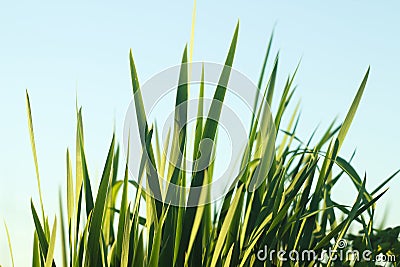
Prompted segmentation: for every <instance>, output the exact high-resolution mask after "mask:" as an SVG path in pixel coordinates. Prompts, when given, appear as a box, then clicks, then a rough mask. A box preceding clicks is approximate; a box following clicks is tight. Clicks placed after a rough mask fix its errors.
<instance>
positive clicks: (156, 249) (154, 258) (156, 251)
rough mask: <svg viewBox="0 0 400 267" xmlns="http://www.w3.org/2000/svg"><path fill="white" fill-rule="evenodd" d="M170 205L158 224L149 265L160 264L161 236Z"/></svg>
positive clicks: (155, 266) (152, 266) (151, 266)
mask: <svg viewBox="0 0 400 267" xmlns="http://www.w3.org/2000/svg"><path fill="white" fill-rule="evenodd" d="M168 210H169V206H168V208H167V209H166V210H165V212H164V214H163V215H162V216H161V218H160V221H159V222H158V224H157V226H156V228H157V229H156V230H155V233H154V240H153V244H152V246H151V254H150V258H149V265H148V266H149V267H157V266H159V261H158V259H159V257H160V247H161V238H162V229H163V225H164V222H165V218H166V216H167V214H168Z"/></svg>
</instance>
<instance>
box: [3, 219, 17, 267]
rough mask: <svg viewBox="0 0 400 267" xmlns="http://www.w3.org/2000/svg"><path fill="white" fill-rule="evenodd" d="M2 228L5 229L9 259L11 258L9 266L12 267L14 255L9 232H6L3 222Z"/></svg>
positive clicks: (5, 225)
mask: <svg viewBox="0 0 400 267" xmlns="http://www.w3.org/2000/svg"><path fill="white" fill-rule="evenodd" d="M4 227H5V228H6V234H7V242H8V249H9V251H10V257H11V264H12V266H13V267H14V266H15V265H14V255H13V249H12V245H11V238H10V232H9V231H8V227H7V224H6V223H5V222H4Z"/></svg>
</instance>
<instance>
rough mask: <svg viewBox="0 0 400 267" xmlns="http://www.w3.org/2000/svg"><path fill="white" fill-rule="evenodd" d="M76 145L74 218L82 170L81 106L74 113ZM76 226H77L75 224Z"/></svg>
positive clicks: (77, 207)
mask: <svg viewBox="0 0 400 267" xmlns="http://www.w3.org/2000/svg"><path fill="white" fill-rule="evenodd" d="M76 120H77V122H76V147H75V179H76V181H75V194H76V195H75V208H76V213H77V214H76V217H75V218H76V219H77V220H78V216H79V215H78V209H79V208H80V207H79V206H80V205H79V206H78V202H79V193H78V192H80V191H81V187H82V184H83V170H82V148H83V146H84V137H83V122H82V108H80V109H79V110H78V109H77V113H76ZM77 227H78V226H77Z"/></svg>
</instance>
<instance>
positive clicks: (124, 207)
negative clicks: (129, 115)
mask: <svg viewBox="0 0 400 267" xmlns="http://www.w3.org/2000/svg"><path fill="white" fill-rule="evenodd" d="M128 147H129V141H128ZM128 164H129V151H128V152H127V158H126V164H125V175H124V182H123V189H122V197H121V208H120V213H119V220H118V228H117V229H118V232H117V240H116V242H117V243H116V254H115V255H116V257H117V259H116V260H117V261H119V260H120V257H121V255H122V253H123V250H122V247H123V240H124V237H125V234H124V232H125V227H126V220H127V219H126V218H125V216H128V219H129V207H128V178H129V169H128ZM128 236H129V235H128Z"/></svg>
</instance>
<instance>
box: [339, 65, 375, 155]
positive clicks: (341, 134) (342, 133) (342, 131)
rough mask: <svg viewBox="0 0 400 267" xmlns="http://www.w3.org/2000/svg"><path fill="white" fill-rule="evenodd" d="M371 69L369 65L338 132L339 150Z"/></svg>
mask: <svg viewBox="0 0 400 267" xmlns="http://www.w3.org/2000/svg"><path fill="white" fill-rule="evenodd" d="M369 71H370V68H369V67H368V69H367V72H366V73H365V75H364V78H363V80H362V82H361V85H360V87H359V89H358V91H357V94H356V96H355V98H354V100H353V103H352V104H351V106H350V109H349V111H348V112H347V115H346V118H345V119H344V122H343V124H342V127H341V128H340V131H339V134H338V137H337V139H338V141H339V149H338V150H340V148H341V146H342V144H343V141H344V138H345V137H346V134H347V132H348V131H349V128H350V125H351V123H352V121H353V119H354V116H355V114H356V111H357V108H358V105H359V104H360V101H361V97H362V95H363V93H364V89H365V86H366V84H367V80H368V76H369Z"/></svg>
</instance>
